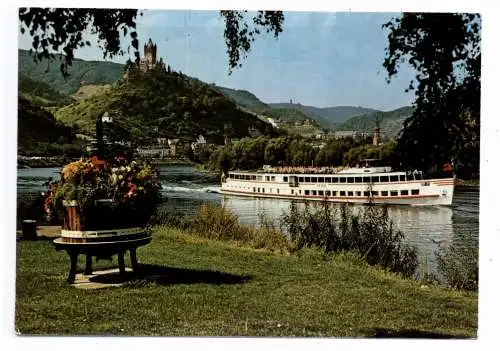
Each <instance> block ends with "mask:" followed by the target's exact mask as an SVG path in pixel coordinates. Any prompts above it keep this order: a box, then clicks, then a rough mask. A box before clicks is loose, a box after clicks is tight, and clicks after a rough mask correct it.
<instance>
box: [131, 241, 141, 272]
mask: <svg viewBox="0 0 500 351" xmlns="http://www.w3.org/2000/svg"><path fill="white" fill-rule="evenodd" d="M130 262H131V263H132V270H133V271H134V273H135V274H137V272H138V270H139V265H138V264H137V254H136V249H135V247H134V248H132V249H130Z"/></svg>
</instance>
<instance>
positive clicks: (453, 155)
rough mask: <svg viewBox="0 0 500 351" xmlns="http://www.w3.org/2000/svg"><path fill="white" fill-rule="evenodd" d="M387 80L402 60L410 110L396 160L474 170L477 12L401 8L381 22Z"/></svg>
mask: <svg viewBox="0 0 500 351" xmlns="http://www.w3.org/2000/svg"><path fill="white" fill-rule="evenodd" d="M384 27H386V28H388V29H389V31H390V32H389V36H388V40H389V45H388V48H387V50H386V58H385V60H384V67H385V68H386V70H387V74H388V81H390V79H391V78H392V77H393V76H394V75H395V74H397V72H398V69H399V65H400V64H401V63H404V62H407V63H409V64H410V66H411V67H412V68H413V69H414V70H415V71H416V72H417V75H416V81H413V80H412V81H411V82H410V85H409V87H408V89H407V90H408V91H409V90H414V91H415V96H416V99H415V102H414V107H415V110H414V112H413V114H412V116H411V117H410V118H408V119H407V120H406V122H405V126H404V130H403V132H402V134H401V136H400V138H399V142H398V147H397V149H396V160H397V162H399V163H400V164H402V165H405V166H408V167H411V168H419V169H423V170H429V169H433V168H434V169H435V168H439V167H441V166H442V165H443V164H445V163H447V162H449V161H453V162H454V164H455V168H456V173H457V175H458V176H459V177H471V176H476V175H478V173H479V130H480V127H479V124H480V123H479V122H480V120H479V110H480V109H479V104H480V80H481V77H480V76H481V70H480V68H481V52H480V43H481V34H480V27H481V23H480V16H479V15H478V14H457V13H439V14H436V13H424V14H417V13H405V14H403V16H402V17H401V18H395V19H393V20H391V21H389V22H388V23H386V24H385V25H384Z"/></svg>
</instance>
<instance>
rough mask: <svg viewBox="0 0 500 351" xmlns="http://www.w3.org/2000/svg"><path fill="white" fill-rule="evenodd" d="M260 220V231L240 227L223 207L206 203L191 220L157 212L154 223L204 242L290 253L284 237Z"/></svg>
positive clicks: (269, 222)
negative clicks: (207, 240)
mask: <svg viewBox="0 0 500 351" xmlns="http://www.w3.org/2000/svg"><path fill="white" fill-rule="evenodd" d="M260 221H261V223H260V228H255V227H250V226H247V225H243V224H240V223H239V222H238V216H236V215H234V214H233V213H231V212H230V211H229V210H227V209H226V207H225V206H218V205H214V204H211V203H205V204H203V205H202V206H200V208H199V209H198V211H197V213H196V215H195V216H194V218H192V219H188V218H186V217H179V216H175V215H172V214H168V213H160V214H158V215H157V216H156V217H155V219H154V221H153V223H154V224H156V225H166V226H169V227H174V228H181V229H185V230H188V232H189V233H190V234H192V235H195V236H200V237H203V238H207V239H212V240H221V241H233V242H236V243H239V244H245V245H249V246H250V247H252V248H255V249H264V250H268V251H272V252H281V253H287V252H288V251H289V243H288V240H287V238H286V237H285V236H284V235H283V234H282V233H281V232H280V231H279V230H278V229H276V228H274V226H273V225H272V223H271V221H269V220H268V219H267V218H265V217H264V216H263V215H261V219H260Z"/></svg>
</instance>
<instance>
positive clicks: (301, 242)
mask: <svg viewBox="0 0 500 351" xmlns="http://www.w3.org/2000/svg"><path fill="white" fill-rule="evenodd" d="M312 207H313V205H311V204H309V203H306V205H305V207H304V209H303V210H299V209H298V206H297V204H295V203H292V204H291V205H290V211H289V213H287V214H284V215H282V217H281V225H282V228H284V231H286V232H287V233H288V234H289V235H290V240H291V243H292V248H293V250H300V249H302V248H304V247H319V248H321V249H322V250H324V252H325V253H326V254H328V253H335V252H343V251H350V252H355V253H358V254H360V255H361V256H362V257H363V258H364V260H365V261H366V262H367V263H368V264H370V265H380V266H382V267H384V268H387V269H389V270H390V271H392V272H397V273H401V274H403V275H404V276H407V277H411V276H413V275H414V273H415V270H416V268H417V266H418V260H417V253H416V249H415V248H412V247H409V246H408V245H406V244H405V243H404V242H403V240H404V235H403V233H402V232H400V231H395V230H394V229H393V225H392V221H390V220H389V216H388V212H387V208H386V207H379V206H374V205H369V206H365V207H362V208H360V211H359V213H358V214H355V213H354V211H353V209H352V207H351V206H349V205H343V206H341V207H340V209H338V207H334V206H333V205H332V204H331V203H329V202H327V201H324V202H322V203H321V204H320V206H319V207H316V208H315V209H312Z"/></svg>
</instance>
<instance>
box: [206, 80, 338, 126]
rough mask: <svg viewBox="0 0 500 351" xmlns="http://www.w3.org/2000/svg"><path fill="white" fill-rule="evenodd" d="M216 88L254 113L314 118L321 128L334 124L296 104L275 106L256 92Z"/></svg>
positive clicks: (299, 119)
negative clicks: (257, 95) (266, 101)
mask: <svg viewBox="0 0 500 351" xmlns="http://www.w3.org/2000/svg"><path fill="white" fill-rule="evenodd" d="M213 87H214V88H215V89H217V90H218V91H220V92H221V93H222V94H224V95H225V96H227V97H228V98H230V99H232V100H233V101H234V102H235V103H236V104H237V105H239V106H241V107H244V108H245V109H248V110H250V111H252V112H254V113H257V114H261V115H264V116H266V117H273V118H281V117H284V119H285V120H286V121H288V122H291V123H294V122H303V121H305V120H306V119H312V120H314V121H315V122H316V124H317V126H318V127H319V128H323V129H329V128H331V127H332V124H331V123H330V122H329V121H327V120H325V119H324V118H323V117H321V116H319V115H315V114H311V113H307V112H304V111H302V110H301V109H298V108H296V105H292V107H290V106H274V104H266V103H264V102H262V101H261V100H259V98H257V97H256V96H255V95H254V94H252V93H251V92H249V91H247V90H236V89H231V88H226V87H220V86H216V85H213Z"/></svg>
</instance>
